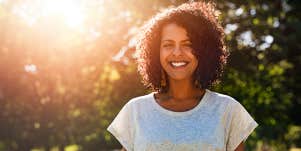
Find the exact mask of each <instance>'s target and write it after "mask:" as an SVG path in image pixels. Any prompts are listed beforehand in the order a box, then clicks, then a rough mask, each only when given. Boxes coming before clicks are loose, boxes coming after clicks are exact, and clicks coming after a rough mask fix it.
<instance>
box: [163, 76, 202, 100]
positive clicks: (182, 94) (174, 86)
mask: <svg viewBox="0 0 301 151" xmlns="http://www.w3.org/2000/svg"><path fill="white" fill-rule="evenodd" d="M167 93H168V95H169V96H171V97H173V98H174V99H175V100H185V99H190V98H194V97H195V96H196V95H199V94H200V90H199V89H198V88H196V87H195V86H194V84H193V82H192V80H172V79H170V80H169V90H168V92H167Z"/></svg>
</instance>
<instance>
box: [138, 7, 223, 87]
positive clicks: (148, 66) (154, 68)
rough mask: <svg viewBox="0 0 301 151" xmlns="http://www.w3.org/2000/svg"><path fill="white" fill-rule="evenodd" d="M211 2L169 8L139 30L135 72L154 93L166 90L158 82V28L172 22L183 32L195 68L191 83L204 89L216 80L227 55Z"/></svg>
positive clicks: (219, 75)
mask: <svg viewBox="0 0 301 151" xmlns="http://www.w3.org/2000/svg"><path fill="white" fill-rule="evenodd" d="M217 16H218V15H217V13H216V11H215V4H214V3H211V2H209V3H206V2H192V3H184V4H182V5H180V6H178V7H174V8H169V9H166V10H165V11H163V12H161V13H159V14H157V15H156V16H154V17H152V18H151V19H150V20H149V21H148V22H147V23H146V24H145V25H144V26H143V28H142V31H141V33H140V35H139V37H138V43H137V45H136V53H137V63H138V71H139V73H140V74H141V76H142V82H143V83H144V85H146V86H147V87H148V88H151V89H152V90H154V91H159V92H161V91H163V90H164V89H165V90H164V91H167V89H168V88H163V87H162V86H161V84H160V82H161V78H162V76H161V71H163V70H162V67H161V64H160V42H161V31H162V28H163V27H164V26H165V25H167V24H170V23H175V24H177V25H178V26H180V27H183V28H185V29H186V32H187V36H188V37H189V39H190V40H191V43H192V49H193V52H192V53H193V54H194V55H195V56H196V58H197V60H198V62H199V63H198V66H197V68H196V70H195V72H194V74H193V76H194V80H197V81H198V82H199V83H200V86H199V88H200V89H205V88H208V87H210V86H212V85H213V84H214V83H216V82H217V81H218V79H219V78H220V77H221V74H222V72H223V67H224V65H225V64H226V61H227V57H228V52H227V51H226V46H225V43H224V30H223V28H222V27H221V25H220V23H219V22H218V20H217Z"/></svg>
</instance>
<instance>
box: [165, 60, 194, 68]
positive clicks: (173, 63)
mask: <svg viewBox="0 0 301 151" xmlns="http://www.w3.org/2000/svg"><path fill="white" fill-rule="evenodd" d="M188 63H189V62H187V61H171V62H169V64H170V65H171V66H172V67H174V68H180V67H185V66H186V65H187V64H188Z"/></svg>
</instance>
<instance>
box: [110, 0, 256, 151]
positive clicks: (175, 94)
mask: <svg viewBox="0 0 301 151" xmlns="http://www.w3.org/2000/svg"><path fill="white" fill-rule="evenodd" d="M215 14H216V13H215V9H214V4H212V3H205V2H194V3H186V4H183V5H180V6H179V7H176V8H171V9H168V10H166V11H164V12H162V13H159V14H158V15H156V16H155V17H153V18H152V19H151V20H150V21H149V22H148V23H147V24H146V25H145V27H144V30H143V32H141V33H142V34H141V37H140V41H139V42H138V45H137V51H138V60H137V61H138V70H139V72H140V74H141V75H142V77H143V82H144V84H145V85H146V86H148V87H149V88H151V89H152V90H153V91H154V92H152V93H150V94H148V95H145V96H141V97H137V98H134V99H132V100H130V101H129V102H128V103H127V104H126V105H125V106H124V107H123V108H122V109H121V111H120V112H119V114H118V115H117V117H116V118H115V119H114V120H113V122H112V123H111V125H110V126H109V127H108V131H109V132H111V133H112V134H113V135H114V136H115V137H116V138H117V140H119V142H120V143H121V144H122V146H123V148H124V149H126V150H128V151H133V150H137V151H140V150H150V151H183V150H190V151H198V150H214V151H225V150H227V151H233V150H235V151H241V150H243V142H244V141H245V140H246V139H247V137H248V136H249V135H250V134H251V132H252V131H253V130H254V129H255V127H256V126H257V125H258V124H257V123H256V122H255V121H254V119H253V118H252V117H251V116H250V115H249V113H248V112H247V111H246V110H245V108H244V107H243V106H242V105H241V104H240V103H239V102H238V101H236V100H235V99H233V98H232V97H230V96H227V95H224V94H220V93H217V92H213V91H210V90H209V89H208V88H209V87H210V86H211V85H213V84H214V83H215V82H216V81H217V80H218V79H219V77H220V76H221V73H222V71H223V66H224V65H225V63H226V59H227V56H228V53H227V51H226V48H225V44H224V41H223V38H224V31H223V28H222V27H221V26H220V24H219V22H218V21H217V16H215Z"/></svg>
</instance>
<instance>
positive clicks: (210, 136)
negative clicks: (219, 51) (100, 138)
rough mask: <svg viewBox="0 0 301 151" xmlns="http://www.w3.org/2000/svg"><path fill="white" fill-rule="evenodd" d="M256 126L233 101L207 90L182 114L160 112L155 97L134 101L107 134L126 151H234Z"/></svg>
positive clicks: (248, 115) (138, 98)
mask: <svg viewBox="0 0 301 151" xmlns="http://www.w3.org/2000/svg"><path fill="white" fill-rule="evenodd" d="M257 125H258V124H257V123H256V122H255V121H254V119H253V118H252V117H251V116H250V114H249V113H248V112H247V111H246V110H245V108H244V107H243V106H242V105H241V104H240V103H239V102H237V101H236V100H235V99H233V98H232V97H230V96H227V95H223V94H220V93H216V92H213V91H210V90H206V92H205V94H204V96H203V98H202V99H201V101H200V102H199V103H198V105H197V106H195V107H194V108H192V109H190V110H188V111H184V112H175V111H171V110H168V109H165V108H163V107H162V106H160V105H159V104H158V103H157V102H156V100H155V98H154V93H150V94H148V95H145V96H140V97H137V98H134V99H132V100H130V101H129V102H128V103H127V104H126V105H125V106H124V107H123V108H122V109H121V111H120V112H119V113H118V115H117V116H116V118H115V119H114V120H113V122H112V123H111V124H110V125H109V127H108V128H107V130H108V131H109V132H110V133H111V134H113V136H115V138H116V139H117V140H118V141H119V142H120V143H121V145H122V146H123V147H124V148H125V149H126V150H127V151H183V150H185V151H233V150H235V149H236V147H237V146H238V145H239V144H240V143H241V142H242V141H245V140H246V139H247V137H248V136H249V135H250V134H251V132H252V131H253V130H254V129H255V128H256V127H257Z"/></svg>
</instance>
